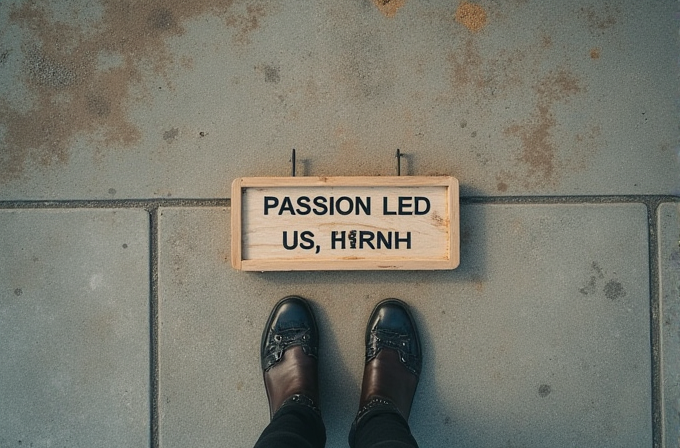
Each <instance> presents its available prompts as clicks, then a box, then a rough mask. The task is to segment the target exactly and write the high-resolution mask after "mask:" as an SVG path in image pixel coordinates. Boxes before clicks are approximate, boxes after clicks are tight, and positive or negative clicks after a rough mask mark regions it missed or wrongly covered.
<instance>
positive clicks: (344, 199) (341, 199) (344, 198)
mask: <svg viewBox="0 0 680 448" xmlns="http://www.w3.org/2000/svg"><path fill="white" fill-rule="evenodd" d="M343 202H346V203H347V204H348V205H349V207H348V208H347V209H345V210H343V209H342V208H341V206H340V205H341V204H342V203H343ZM335 208H336V210H337V211H338V213H340V214H341V215H343V216H347V215H349V214H350V213H352V210H353V209H354V203H353V202H352V200H351V199H350V198H348V197H347V196H340V197H339V198H338V200H337V201H335Z"/></svg>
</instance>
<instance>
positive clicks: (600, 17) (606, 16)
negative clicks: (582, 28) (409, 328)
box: [579, 2, 621, 35]
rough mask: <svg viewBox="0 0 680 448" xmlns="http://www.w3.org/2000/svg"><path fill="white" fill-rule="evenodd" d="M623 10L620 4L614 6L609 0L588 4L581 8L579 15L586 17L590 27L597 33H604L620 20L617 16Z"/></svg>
mask: <svg viewBox="0 0 680 448" xmlns="http://www.w3.org/2000/svg"><path fill="white" fill-rule="evenodd" d="M620 12H621V10H620V8H619V7H618V6H612V5H611V4H609V3H608V2H603V3H598V4H596V5H593V6H586V7H583V8H581V9H580V10H579V17H581V18H582V19H585V21H586V23H587V24H588V29H589V30H590V32H591V33H593V34H595V35H602V34H604V32H605V31H606V30H608V29H609V28H612V27H613V26H614V25H616V23H617V22H618V19H617V16H618V15H619V14H620Z"/></svg>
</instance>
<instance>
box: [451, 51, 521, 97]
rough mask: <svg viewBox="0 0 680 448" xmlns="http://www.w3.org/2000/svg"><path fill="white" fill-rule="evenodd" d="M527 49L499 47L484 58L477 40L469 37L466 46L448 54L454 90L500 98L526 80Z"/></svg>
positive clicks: (466, 93)
mask: <svg viewBox="0 0 680 448" xmlns="http://www.w3.org/2000/svg"><path fill="white" fill-rule="evenodd" d="M526 58H527V55H526V52H524V51H522V50H500V51H499V52H498V53H497V54H496V55H494V57H483V56H482V52H481V51H480V50H479V47H478V44H477V42H476V40H475V39H474V38H472V37H470V38H468V39H467V40H466V41H465V43H464V44H463V47H462V48H460V49H459V50H458V51H456V52H452V53H450V54H449V56H448V61H449V63H450V65H451V84H452V86H453V89H454V91H456V92H458V93H462V94H465V95H469V94H474V95H476V96H481V97H483V98H491V97H497V96H498V95H501V94H502V93H507V92H511V91H513V89H515V88H516V87H518V86H519V85H521V84H523V83H524V80H523V69H524V61H525V59H526Z"/></svg>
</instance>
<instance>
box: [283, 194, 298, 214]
mask: <svg viewBox="0 0 680 448" xmlns="http://www.w3.org/2000/svg"><path fill="white" fill-rule="evenodd" d="M284 211H285V212H288V213H290V214H291V215H294V214H295V210H293V203H292V202H291V200H290V198H289V197H288V196H286V197H284V198H283V202H282V203H281V208H280V209H279V216H281V215H283V212H284Z"/></svg>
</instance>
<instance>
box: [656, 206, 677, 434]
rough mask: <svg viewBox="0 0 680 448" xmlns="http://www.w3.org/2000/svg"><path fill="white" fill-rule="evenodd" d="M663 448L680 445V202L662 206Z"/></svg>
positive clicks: (660, 244)
mask: <svg viewBox="0 0 680 448" xmlns="http://www.w3.org/2000/svg"><path fill="white" fill-rule="evenodd" d="M659 266H660V272H659V274H660V279H659V284H660V288H661V291H660V295H661V322H662V324H661V328H662V330H661V358H662V361H661V362H662V366H663V368H662V369H661V370H662V372H661V374H662V381H663V392H662V393H663V412H664V419H663V424H664V431H663V437H664V445H663V446H664V447H671V446H680V204H678V203H673V204H661V206H660V207H659Z"/></svg>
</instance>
